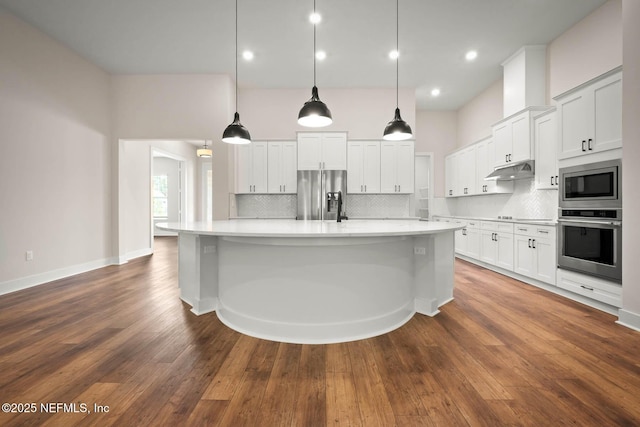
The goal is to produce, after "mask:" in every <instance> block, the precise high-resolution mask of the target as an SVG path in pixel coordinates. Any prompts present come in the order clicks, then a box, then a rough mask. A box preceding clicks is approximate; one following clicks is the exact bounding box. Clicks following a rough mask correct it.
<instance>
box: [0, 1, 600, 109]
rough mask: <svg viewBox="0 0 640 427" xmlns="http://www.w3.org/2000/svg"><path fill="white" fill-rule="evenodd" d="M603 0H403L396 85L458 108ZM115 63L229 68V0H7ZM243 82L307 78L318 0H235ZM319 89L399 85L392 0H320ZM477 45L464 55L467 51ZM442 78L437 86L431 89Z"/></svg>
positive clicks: (149, 69)
mask: <svg viewBox="0 0 640 427" xmlns="http://www.w3.org/2000/svg"><path fill="white" fill-rule="evenodd" d="M605 1H606V0H400V6H399V7H400V17H399V19H400V29H399V32H400V36H399V44H400V52H401V56H400V63H399V68H400V74H399V81H400V86H401V87H413V88H415V89H416V106H417V108H418V109H437V110H452V109H453V110H455V109H458V108H459V107H461V106H462V105H464V104H465V103H466V102H467V101H469V100H470V99H471V98H473V97H474V96H475V95H477V94H478V93H480V92H481V91H482V90H483V89H485V88H486V87H487V86H488V85H489V84H491V83H492V82H494V81H495V80H497V79H498V78H499V77H500V76H501V75H502V67H501V66H500V63H501V62H502V61H503V60H505V59H506V58H508V57H509V56H510V55H511V54H512V53H514V52H515V51H516V50H518V49H519V48H520V47H521V46H523V45H526V44H546V43H548V42H550V41H551V40H553V39H554V38H555V37H557V36H558V35H560V34H562V33H563V32H564V31H566V30H567V29H568V28H569V27H571V26H572V25H573V24H575V23H576V22H578V21H580V20H581V19H582V18H584V17H585V16H586V15H588V14H589V13H590V12H591V11H593V10H594V9H595V8H597V7H598V6H600V5H601V4H603V3H605ZM0 6H4V7H5V8H6V9H7V10H8V11H9V12H11V13H13V14H14V15H16V16H18V17H20V18H22V19H23V20H25V21H27V22H29V23H30V24H32V25H34V26H35V27H37V28H39V29H40V30H42V31H43V32H45V33H47V34H49V35H50V36H51V37H53V38H55V39H57V40H59V41H60V42H62V43H63V44H65V45H67V46H69V47H70V48H71V49H73V50H75V51H76V52H78V53H79V54H80V55H82V56H84V57H85V58H87V59H89V60H90V61H92V62H94V63H95V64H97V65H99V66H100V67H102V68H103V69H105V70H107V71H109V72H111V73H124V74H139V73H142V74H146V73H151V74H155V73H228V74H230V75H233V73H234V10H235V9H234V8H235V2H234V0H0ZM238 8H239V16H238V20H239V29H238V32H239V34H238V44H239V50H240V52H242V50H243V49H245V48H247V49H251V50H252V51H254V53H255V58H254V59H253V61H251V62H245V61H244V60H242V59H240V60H239V75H238V80H239V86H240V87H241V88H309V89H310V88H311V86H312V84H313V56H312V54H313V27H312V25H311V24H310V23H309V21H308V16H309V13H310V12H311V10H312V9H313V1H312V0H238ZM316 9H317V10H318V12H320V13H321V14H322V16H323V21H322V22H321V23H320V24H319V25H318V27H317V47H318V49H322V50H325V51H326V52H327V58H326V59H325V60H324V61H323V62H318V66H317V84H318V87H319V88H320V91H321V93H322V88H344V87H352V88H353V87H358V88H379V87H395V84H396V74H395V72H396V69H395V62H394V61H392V60H390V59H389V58H388V53H389V51H390V50H392V49H393V48H394V47H395V43H396V26H395V16H396V2H395V1H393V0H317V3H316ZM469 49H477V50H478V52H479V57H478V59H477V60H476V61H475V62H474V63H467V62H466V61H465V60H464V54H465V52H466V51H467V50H469ZM433 87H439V88H440V89H441V91H442V94H441V95H440V97H439V98H432V97H431V96H430V94H429V93H430V91H431V89H432V88H433Z"/></svg>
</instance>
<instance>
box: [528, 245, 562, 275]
mask: <svg viewBox="0 0 640 427" xmlns="http://www.w3.org/2000/svg"><path fill="white" fill-rule="evenodd" d="M533 246H534V247H535V253H536V258H535V272H536V276H535V278H536V279H538V280H540V281H541V282H546V283H549V284H552V285H555V284H556V266H557V265H558V261H557V259H556V253H557V249H556V241H555V239H545V238H539V237H536V238H535V239H534V242H533Z"/></svg>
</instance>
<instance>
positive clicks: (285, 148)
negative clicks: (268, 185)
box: [280, 141, 298, 194]
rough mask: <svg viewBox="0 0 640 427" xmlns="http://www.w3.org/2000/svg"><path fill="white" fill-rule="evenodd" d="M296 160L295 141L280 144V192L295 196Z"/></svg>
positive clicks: (296, 182) (296, 184)
mask: <svg viewBox="0 0 640 427" xmlns="http://www.w3.org/2000/svg"><path fill="white" fill-rule="evenodd" d="M297 158H298V144H296V142H295V141H286V142H283V143H282V161H281V163H280V166H281V172H282V175H281V176H282V190H283V191H282V192H283V193H290V194H296V193H297V192H298V168H297V166H296V162H297Z"/></svg>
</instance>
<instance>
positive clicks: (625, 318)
mask: <svg viewBox="0 0 640 427" xmlns="http://www.w3.org/2000/svg"><path fill="white" fill-rule="evenodd" d="M616 323H617V324H618V325H622V326H625V327H627V328H629V329H633V330H635V331H638V332H640V314H638V313H634V312H633V311H629V310H624V309H622V308H621V309H620V310H618V320H617V321H616Z"/></svg>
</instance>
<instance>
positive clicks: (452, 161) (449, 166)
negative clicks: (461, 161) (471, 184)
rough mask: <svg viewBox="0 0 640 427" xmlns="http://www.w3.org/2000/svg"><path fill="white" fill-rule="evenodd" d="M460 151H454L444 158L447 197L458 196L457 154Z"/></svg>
mask: <svg viewBox="0 0 640 427" xmlns="http://www.w3.org/2000/svg"><path fill="white" fill-rule="evenodd" d="M458 154H459V153H452V154H449V155H447V156H446V157H445V158H444V169H445V170H444V172H445V178H444V180H445V197H457V196H459V194H458V189H457V183H458V182H457V179H456V174H457V172H458V171H457V166H458V164H457V156H458Z"/></svg>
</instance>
